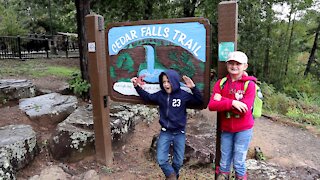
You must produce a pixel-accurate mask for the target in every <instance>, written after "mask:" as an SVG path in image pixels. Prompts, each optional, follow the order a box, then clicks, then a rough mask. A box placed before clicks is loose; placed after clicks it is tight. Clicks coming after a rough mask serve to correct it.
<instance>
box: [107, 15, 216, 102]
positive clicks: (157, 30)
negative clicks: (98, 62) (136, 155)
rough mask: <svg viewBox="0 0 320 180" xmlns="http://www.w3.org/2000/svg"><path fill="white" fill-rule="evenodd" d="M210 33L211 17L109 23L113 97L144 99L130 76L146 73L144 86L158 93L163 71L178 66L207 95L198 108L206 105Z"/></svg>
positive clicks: (137, 100) (208, 83)
mask: <svg viewBox="0 0 320 180" xmlns="http://www.w3.org/2000/svg"><path fill="white" fill-rule="evenodd" d="M210 33H211V31H210V24H209V21H208V20H207V19H204V18H183V19H169V20H152V21H137V22H122V23H112V24H109V25H108V26H107V29H106V49H107V71H108V73H107V76H108V83H109V85H108V87H109V93H110V98H111V99H112V100H114V101H122V102H132V103H144V102H143V101H142V100H141V98H140V97H139V95H138V94H137V92H136V90H135V89H134V87H133V84H132V83H131V82H130V79H131V78H132V77H135V76H136V77H139V76H144V81H145V85H144V86H143V88H144V89H145V90H146V91H148V92H150V93H154V92H157V91H159V90H160V86H159V79H158V77H159V75H160V73H161V72H163V71H165V70H166V69H174V70H176V71H177V72H178V73H179V74H180V75H181V76H182V75H187V76H189V77H190V78H192V79H193V81H194V82H195V83H196V85H197V87H198V88H199V89H200V91H201V93H202V94H203V96H204V98H205V99H204V100H205V103H204V104H203V106H202V107H198V108H204V107H206V105H207V103H208V101H209V94H210V93H209V91H210V89H209V88H210V82H209V77H210V62H211V61H210ZM181 84H182V86H181V88H182V89H183V90H185V91H188V92H190V93H191V90H190V89H189V88H188V87H186V86H185V85H183V82H182V81H181Z"/></svg>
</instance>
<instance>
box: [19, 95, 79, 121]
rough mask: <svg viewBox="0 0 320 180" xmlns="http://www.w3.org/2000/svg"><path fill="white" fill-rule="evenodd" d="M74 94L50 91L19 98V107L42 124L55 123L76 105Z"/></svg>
mask: <svg viewBox="0 0 320 180" xmlns="http://www.w3.org/2000/svg"><path fill="white" fill-rule="evenodd" d="M77 103H78V100H77V98H76V97H75V96H66V95H61V94H58V93H51V94H46V95H42V96H37V97H33V98H26V99H21V100H20V102H19V108H20V109H21V110H22V111H24V112H25V113H26V114H27V115H28V116H29V118H30V119H31V120H33V121H36V122H37V123H39V124H40V125H42V126H48V125H56V124H58V123H60V122H62V121H63V120H65V119H66V118H67V117H68V116H69V115H70V114H71V113H72V112H73V111H74V110H75V109H76V107H77Z"/></svg>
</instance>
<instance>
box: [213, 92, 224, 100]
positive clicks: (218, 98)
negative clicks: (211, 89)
mask: <svg viewBox="0 0 320 180" xmlns="http://www.w3.org/2000/svg"><path fill="white" fill-rule="evenodd" d="M221 97H222V96H221V94H219V93H215V94H214V97H213V99H214V100H215V101H221Z"/></svg>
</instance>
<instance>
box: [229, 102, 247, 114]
mask: <svg viewBox="0 0 320 180" xmlns="http://www.w3.org/2000/svg"><path fill="white" fill-rule="evenodd" d="M232 106H233V107H234V108H236V109H237V110H238V111H240V112H241V113H245V112H247V111H248V106H247V105H246V104H245V103H243V102H241V101H238V100H233V101H232Z"/></svg>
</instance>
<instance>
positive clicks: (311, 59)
mask: <svg viewBox="0 0 320 180" xmlns="http://www.w3.org/2000/svg"><path fill="white" fill-rule="evenodd" d="M319 32H320V22H319V24H318V28H317V30H316V34H315V37H314V42H313V46H312V49H311V52H310V56H309V60H308V63H307V67H306V70H305V71H304V76H307V75H308V73H309V72H310V68H311V64H312V63H313V62H314V57H315V54H316V50H317V48H318V39H319Z"/></svg>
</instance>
